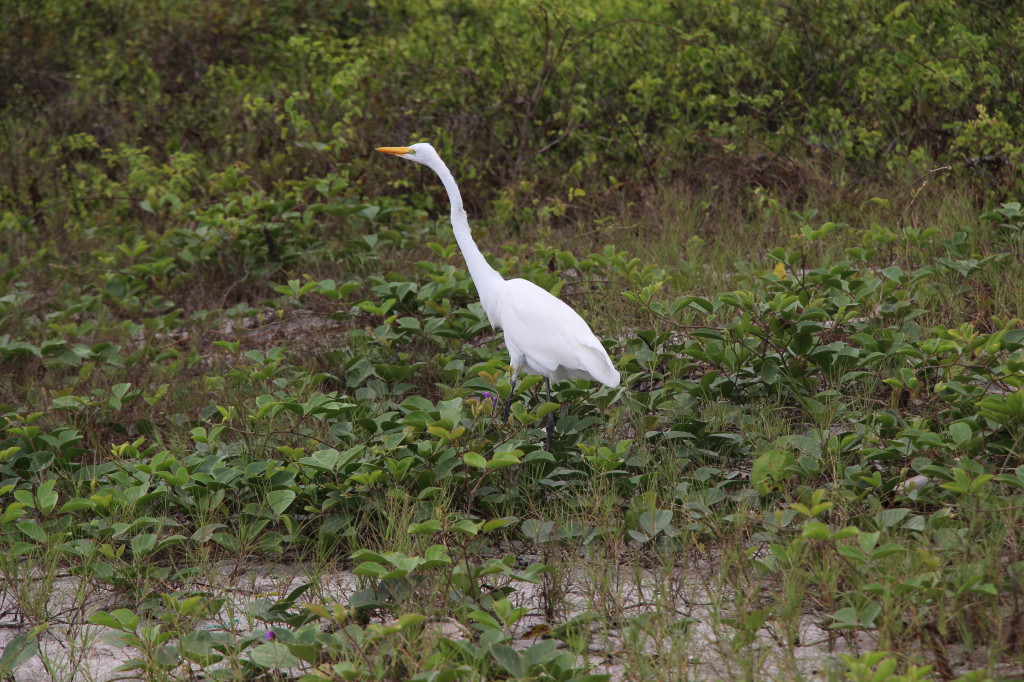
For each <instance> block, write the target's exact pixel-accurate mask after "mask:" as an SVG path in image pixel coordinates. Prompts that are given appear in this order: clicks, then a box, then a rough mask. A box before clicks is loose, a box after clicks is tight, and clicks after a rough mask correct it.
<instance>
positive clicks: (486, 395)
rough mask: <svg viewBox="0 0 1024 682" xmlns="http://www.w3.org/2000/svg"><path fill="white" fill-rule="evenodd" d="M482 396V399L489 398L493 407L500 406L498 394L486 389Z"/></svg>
mask: <svg viewBox="0 0 1024 682" xmlns="http://www.w3.org/2000/svg"><path fill="white" fill-rule="evenodd" d="M480 397H481V398H482V399H484V400H488V399H489V400H490V401H491V407H492V408H495V407H497V406H498V396H496V395H495V394H493V393H491V392H490V391H484V392H483V393H481V394H480Z"/></svg>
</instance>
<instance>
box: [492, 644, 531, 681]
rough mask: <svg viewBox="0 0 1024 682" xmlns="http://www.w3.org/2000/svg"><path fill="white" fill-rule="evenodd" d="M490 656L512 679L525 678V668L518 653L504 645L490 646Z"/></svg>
mask: <svg viewBox="0 0 1024 682" xmlns="http://www.w3.org/2000/svg"><path fill="white" fill-rule="evenodd" d="M491 655H492V656H494V660H495V661H497V663H498V665H499V666H501V667H502V668H503V669H504V670H505V672H507V673H508V674H509V675H511V676H512V677H526V674H527V667H526V665H525V664H524V663H523V658H522V656H521V655H520V654H519V652H518V651H516V650H515V649H513V648H512V647H510V646H505V645H504V644H492V645H491Z"/></svg>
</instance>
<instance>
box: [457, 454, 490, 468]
mask: <svg viewBox="0 0 1024 682" xmlns="http://www.w3.org/2000/svg"><path fill="white" fill-rule="evenodd" d="M462 461H464V462H465V463H466V464H467V465H468V466H471V467H473V468H475V469H486V468H487V460H486V459H484V457H483V455H481V454H480V453H478V452H467V453H466V454H465V455H463V456H462Z"/></svg>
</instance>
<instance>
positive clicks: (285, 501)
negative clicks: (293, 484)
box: [267, 490, 295, 517]
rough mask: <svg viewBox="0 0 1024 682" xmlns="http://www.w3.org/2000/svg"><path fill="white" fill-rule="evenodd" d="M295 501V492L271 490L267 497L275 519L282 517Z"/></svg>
mask: <svg viewBox="0 0 1024 682" xmlns="http://www.w3.org/2000/svg"><path fill="white" fill-rule="evenodd" d="M294 500H295V491H294V490H271V491H270V493H269V494H268V495H267V504H268V505H269V506H270V511H272V512H273V513H274V516H275V517H279V516H281V514H283V513H284V511H285V510H286V509H288V506H289V505H290V504H291V503H292V502H293V501H294Z"/></svg>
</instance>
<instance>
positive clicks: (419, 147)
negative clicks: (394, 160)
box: [377, 142, 441, 166]
mask: <svg viewBox="0 0 1024 682" xmlns="http://www.w3.org/2000/svg"><path fill="white" fill-rule="evenodd" d="M377 151H379V152H384V153H385V154H391V155H393V156H398V157H401V158H403V159H409V160H410V161H415V162H416V163H422V164H423V165H425V166H430V165H431V164H432V163H433V162H434V161H440V160H441V157H439V156H438V155H437V151H435V150H434V147H433V146H432V145H430V144H427V143H426V142H420V143H418V144H414V145H412V146H410V147H377Z"/></svg>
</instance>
